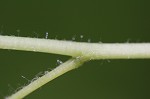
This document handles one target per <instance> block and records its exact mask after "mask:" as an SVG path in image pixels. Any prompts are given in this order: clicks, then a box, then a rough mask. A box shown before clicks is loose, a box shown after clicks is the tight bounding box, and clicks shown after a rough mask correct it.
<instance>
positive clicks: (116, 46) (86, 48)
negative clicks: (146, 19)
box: [0, 36, 150, 59]
mask: <svg viewBox="0 0 150 99" xmlns="http://www.w3.org/2000/svg"><path fill="white" fill-rule="evenodd" d="M0 48H1V49H13V50H24V51H35V52H45V53H54V54H61V55H69V56H72V57H78V56H84V57H87V58H90V59H130V58H131V59H137V58H150V43H100V44H99V43H81V42H72V41H60V40H49V39H37V38H27V37H12V36H0Z"/></svg>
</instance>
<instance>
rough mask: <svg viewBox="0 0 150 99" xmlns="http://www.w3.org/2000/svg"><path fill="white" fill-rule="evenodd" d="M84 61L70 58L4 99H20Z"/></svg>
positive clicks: (81, 58) (78, 58)
mask: <svg viewBox="0 0 150 99" xmlns="http://www.w3.org/2000/svg"><path fill="white" fill-rule="evenodd" d="M84 61H86V59H84V58H83V57H77V58H72V59H70V60H68V61H67V62H65V63H63V64H61V65H60V66H58V67H57V68H55V69H54V70H52V71H50V72H48V73H46V74H45V75H44V76H42V77H39V78H38V79H37V80H35V81H33V82H31V83H30V84H29V85H27V86H25V87H24V88H22V89H21V90H19V91H18V92H16V93H15V94H13V95H12V96H10V97H7V98H6V99H22V98H24V97H25V96H27V95H28V94H30V93H32V92H33V91H35V90H36V89H38V88H39V87H41V86H43V85H44V84H46V83H48V82H50V81H51V80H53V79H55V78H57V77H58V76H60V75H62V74H64V73H66V72H68V71H70V70H73V69H75V68H77V67H79V66H80V65H82V64H83V63H84Z"/></svg>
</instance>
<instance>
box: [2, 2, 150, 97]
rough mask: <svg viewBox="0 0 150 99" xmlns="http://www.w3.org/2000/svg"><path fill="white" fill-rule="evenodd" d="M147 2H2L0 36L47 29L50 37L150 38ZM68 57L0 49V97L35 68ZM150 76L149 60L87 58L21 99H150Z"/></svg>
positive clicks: (44, 67) (27, 34)
mask: <svg viewBox="0 0 150 99" xmlns="http://www.w3.org/2000/svg"><path fill="white" fill-rule="evenodd" d="M149 4H150V2H149V0H0V34H1V35H15V36H23V37H36V38H37V37H38V38H45V35H46V32H48V33H49V36H48V38H49V39H60V40H63V39H66V40H71V39H72V37H75V38H76V41H80V42H87V41H88V39H91V42H99V41H101V42H105V43H108V42H109V43H115V42H117V43H118V42H119V43H123V42H125V43H128V42H150V6H149ZM80 35H83V36H84V38H83V39H81V38H80ZM69 58H70V57H68V56H60V55H55V54H46V53H37V52H24V51H12V50H0V99H3V98H4V97H5V96H7V95H9V94H12V93H13V92H14V91H15V89H17V88H18V87H20V86H22V85H24V84H27V83H28V82H29V81H28V80H31V79H32V78H34V77H35V75H36V74H38V73H39V72H41V71H42V72H44V71H46V70H48V69H52V68H55V67H56V66H57V62H56V60H58V59H59V60H62V61H66V60H68V59H69ZM21 76H24V77H26V79H24V78H23V77H21ZM27 79H28V80H27ZM149 79H150V60H149V59H139V60H97V61H90V62H87V63H85V64H84V65H83V66H82V67H81V68H79V69H76V70H74V71H71V72H68V73H66V74H65V75H63V76H61V77H58V78H57V79H55V80H53V81H52V82H50V83H48V84H46V85H45V86H43V87H42V88H40V89H38V90H37V91H35V92H34V93H32V94H30V95H29V96H27V97H26V98H25V99H149V98H150V93H149V92H150V80H149Z"/></svg>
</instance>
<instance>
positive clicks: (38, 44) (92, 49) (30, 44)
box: [0, 36, 150, 99]
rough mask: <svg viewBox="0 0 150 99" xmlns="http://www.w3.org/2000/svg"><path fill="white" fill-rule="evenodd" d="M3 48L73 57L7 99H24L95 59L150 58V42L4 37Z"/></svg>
mask: <svg viewBox="0 0 150 99" xmlns="http://www.w3.org/2000/svg"><path fill="white" fill-rule="evenodd" d="M0 48H2V49H13V50H24V51H37V52H44V53H55V54H61V55H69V56H72V57H73V58H72V59H70V60H68V61H67V62H65V63H63V64H61V65H60V66H58V67H57V68H55V69H54V70H52V71H50V72H48V73H46V74H45V75H44V76H42V77H39V78H38V79H36V80H34V81H33V82H31V83H30V84H29V85H27V86H25V87H23V88H22V89H21V90H19V91H18V92H16V93H15V94H13V95H12V96H10V97H7V99H21V98H23V97H25V96H26V95H28V94H30V93H31V92H33V91H34V90H36V89H38V88H39V87H41V86H42V85H44V84H46V83H48V82H49V81H51V80H53V79H55V78H57V77H58V76H60V75H62V74H64V73H66V72H68V71H70V70H73V69H75V68H77V67H79V66H80V65H82V64H83V63H84V62H86V61H89V60H95V59H141V58H150V43H113V44H111V43H100V44H97V43H80V42H72V41H59V40H48V39H36V38H25V37H12V36H0Z"/></svg>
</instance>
